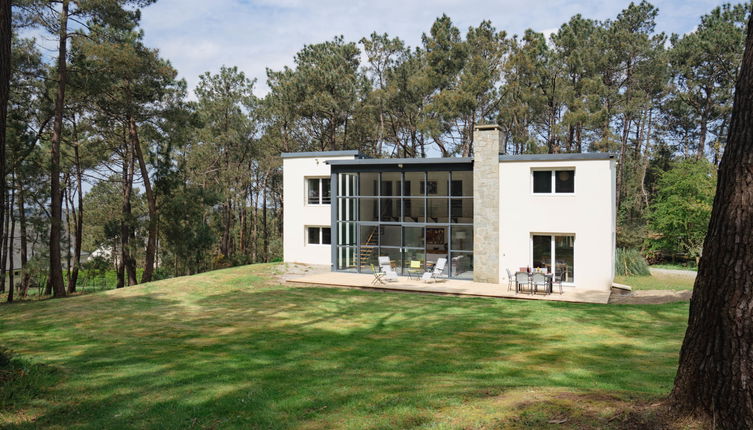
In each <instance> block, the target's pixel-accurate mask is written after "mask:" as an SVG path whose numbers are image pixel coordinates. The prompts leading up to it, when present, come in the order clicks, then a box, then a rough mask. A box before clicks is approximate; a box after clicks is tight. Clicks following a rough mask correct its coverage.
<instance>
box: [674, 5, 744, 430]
mask: <svg viewBox="0 0 753 430" xmlns="http://www.w3.org/2000/svg"><path fill="white" fill-rule="evenodd" d="M751 268H753V17H751V18H750V20H749V21H748V36H747V39H746V44H745V54H744V56H743V62H742V67H741V69H740V75H739V78H738V81H737V86H736V90H735V100H734V105H733V108H732V121H731V123H730V130H729V137H728V139H727V147H726V149H725V151H724V155H723V156H722V161H721V163H720V165H719V176H718V183H717V188H716V197H715V198H714V205H713V208H712V211H711V221H710V222H709V229H708V233H707V235H706V241H705V242H704V246H703V254H702V257H701V261H700V265H699V268H698V276H697V278H696V281H695V286H694V289H693V297H692V299H691V301H690V315H689V317H688V329H687V331H686V332H685V340H684V341H683V345H682V349H681V350H680V364H679V367H678V369H677V376H676V377H675V385H674V389H673V390H672V393H671V395H670V399H671V400H672V402H673V404H674V405H675V406H677V407H679V408H680V409H681V410H684V411H689V412H701V413H705V414H708V416H710V418H711V419H712V420H713V423H714V425H715V427H718V428H721V429H750V428H753V384H751V378H753V347H752V346H751V344H752V343H753V270H751Z"/></svg>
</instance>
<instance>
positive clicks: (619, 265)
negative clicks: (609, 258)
mask: <svg viewBox="0 0 753 430" xmlns="http://www.w3.org/2000/svg"><path fill="white" fill-rule="evenodd" d="M614 260H615V261H614V269H615V274H616V275H618V276H648V275H650V274H651V272H650V271H649V270H648V263H646V260H645V259H644V258H643V256H642V255H641V253H640V252H638V250H635V249H625V248H617V253H616V254H615V258H614Z"/></svg>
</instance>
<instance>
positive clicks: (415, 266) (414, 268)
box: [408, 260, 422, 279]
mask: <svg viewBox="0 0 753 430" xmlns="http://www.w3.org/2000/svg"><path fill="white" fill-rule="evenodd" d="M421 273H422V272H421V261H419V260H411V262H410V267H409V268H408V278H410V279H413V277H414V276H415V277H416V279H419V278H421Z"/></svg>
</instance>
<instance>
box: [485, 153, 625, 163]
mask: <svg viewBox="0 0 753 430" xmlns="http://www.w3.org/2000/svg"><path fill="white" fill-rule="evenodd" d="M615 157H616V154H614V153H612V152H583V153H566V154H519V155H507V154H500V155H499V161H569V160H609V159H610V158H615Z"/></svg>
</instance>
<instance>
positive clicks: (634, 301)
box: [609, 290, 693, 305]
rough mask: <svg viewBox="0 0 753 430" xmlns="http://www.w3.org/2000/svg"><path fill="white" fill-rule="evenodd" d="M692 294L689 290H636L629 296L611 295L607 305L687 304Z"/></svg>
mask: <svg viewBox="0 0 753 430" xmlns="http://www.w3.org/2000/svg"><path fill="white" fill-rule="evenodd" d="M692 294H693V291H691V290H637V291H633V292H631V293H629V294H617V293H612V295H611V296H610V297H609V304H618V305H619V304H622V305H661V304H664V303H674V302H687V301H688V300H690V296H691V295H692Z"/></svg>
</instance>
